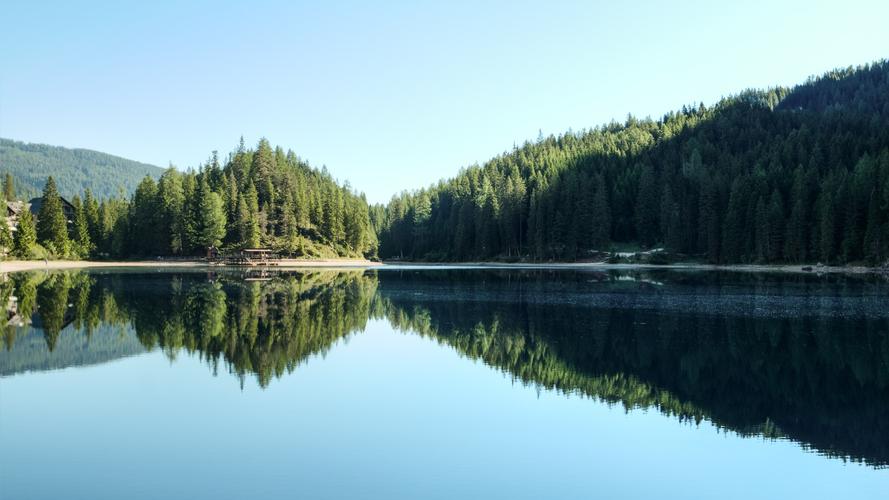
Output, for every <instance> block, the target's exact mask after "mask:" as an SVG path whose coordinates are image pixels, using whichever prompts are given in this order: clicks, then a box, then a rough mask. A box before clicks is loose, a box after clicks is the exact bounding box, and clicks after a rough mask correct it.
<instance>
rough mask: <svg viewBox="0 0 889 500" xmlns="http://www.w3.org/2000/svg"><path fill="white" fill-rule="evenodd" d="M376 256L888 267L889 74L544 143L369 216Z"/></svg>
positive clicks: (815, 81) (729, 101) (837, 78)
mask: <svg viewBox="0 0 889 500" xmlns="http://www.w3.org/2000/svg"><path fill="white" fill-rule="evenodd" d="M371 210H372V212H371V217H372V219H373V221H374V225H375V227H376V228H377V230H378V232H379V241H380V256H381V257H383V258H397V259H406V260H434V261H465V260H518V259H528V260H536V261H549V260H557V261H560V260H576V259H586V258H594V257H597V256H601V255H602V253H603V252H608V251H609V250H612V249H621V248H632V249H642V250H644V249H660V248H664V249H665V253H667V254H669V255H672V256H673V258H682V259H685V260H697V261H702V262H710V263H806V262H809V263H815V262H822V263H825V264H845V263H851V262H861V261H866V262H868V263H870V264H877V263H883V262H886V261H887V259H889V62H887V61H880V62H877V63H874V64H870V65H865V66H860V67H856V68H847V69H841V70H835V71H831V72H828V73H826V74H824V75H823V76H821V77H819V78H812V79H809V80H808V81H807V82H805V83H803V84H801V85H797V86H796V87H793V88H772V89H768V90H762V91H759V90H750V91H745V92H742V93H740V94H738V95H735V96H731V97H727V98H725V99H722V100H721V101H720V102H718V103H716V104H715V105H713V106H704V105H696V106H688V107H683V108H682V109H681V110H680V111H677V112H672V113H669V114H667V115H666V116H664V117H662V118H661V119H659V120H652V119H637V118H635V117H632V116H629V117H627V119H626V121H625V122H624V123H616V122H615V123H610V124H608V125H604V126H600V127H597V128H594V129H592V130H586V131H582V132H579V133H573V132H569V133H566V134H563V135H561V136H559V137H552V136H550V137H539V138H538V140H537V141H536V142H528V143H525V144H524V145H522V146H521V147H517V148H515V149H514V150H513V151H509V152H506V153H503V154H502V155H500V156H497V157H495V158H493V159H491V160H490V161H488V162H487V163H485V164H483V165H476V166H472V167H469V168H466V169H464V170H462V171H461V173H460V174H459V175H458V176H456V177H454V178H452V179H449V180H446V181H441V182H439V183H437V184H435V185H433V186H431V187H428V188H425V189H420V190H418V191H414V192H405V193H401V194H400V195H397V196H395V197H393V199H392V200H391V201H390V202H389V203H388V204H387V205H385V206H379V205H378V206H374V207H372V208H371Z"/></svg>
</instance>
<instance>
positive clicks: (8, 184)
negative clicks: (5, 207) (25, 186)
mask: <svg viewBox="0 0 889 500" xmlns="http://www.w3.org/2000/svg"><path fill="white" fill-rule="evenodd" d="M3 198H4V199H5V200H6V201H15V184H14V183H13V181H12V174H10V173H9V172H6V177H5V178H4V179H3Z"/></svg>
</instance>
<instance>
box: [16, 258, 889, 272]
mask: <svg viewBox="0 0 889 500" xmlns="http://www.w3.org/2000/svg"><path fill="white" fill-rule="evenodd" d="M482 267H483V268H502V269H599V270H603V271H607V270H621V269H626V270H632V269H645V270H684V271H731V272H756V273H763V272H779V273H798V274H887V273H889V269H886V268H879V267H867V266H818V265H814V264H775V265H763V264H728V265H716V264H698V263H685V264H683V263H675V264H642V263H638V264H637V263H626V264H608V263H605V262H540V263H531V262H523V263H512V262H414V261H388V262H379V261H370V260H366V259H311V260H310V259H305V260H303V259H282V260H281V261H280V263H279V265H277V266H269V267H264V266H256V267H251V266H216V265H211V264H209V263H207V262H206V261H203V260H134V261H95V260H51V261H48V262H44V261H41V260H12V261H0V273H14V272H21V271H39V270H58V269H95V268H107V269H111V268H153V269H157V268H188V269H195V268H207V269H219V268H223V269H300V268H328V269H348V268H352V269H359V268H390V269H397V268H482Z"/></svg>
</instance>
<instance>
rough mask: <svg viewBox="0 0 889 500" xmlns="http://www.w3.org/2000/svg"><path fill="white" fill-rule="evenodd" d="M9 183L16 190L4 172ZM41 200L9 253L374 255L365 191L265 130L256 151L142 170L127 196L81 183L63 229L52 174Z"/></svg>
mask: <svg viewBox="0 0 889 500" xmlns="http://www.w3.org/2000/svg"><path fill="white" fill-rule="evenodd" d="M6 186H7V189H6V196H7V199H13V198H15V195H14V181H13V180H11V179H10V178H9V177H7V179H6ZM9 186H13V187H11V188H10V187H9ZM43 200H44V202H43V204H42V206H41V211H40V214H38V217H37V221H38V222H37V228H36V235H35V236H36V238H35V237H34V236H30V235H33V233H34V231H31V230H30V225H31V224H32V222H31V221H30V220H28V218H25V220H24V221H23V222H24V223H22V221H20V226H23V228H24V231H22V230H19V231H16V233H15V236H14V237H11V238H9V240H10V241H11V242H12V245H11V246H12V254H13V255H14V256H17V257H21V258H29V257H30V258H33V257H40V256H41V255H42V254H45V253H48V254H49V255H52V256H56V257H69V258H87V257H149V256H195V255H204V254H205V253H206V251H207V248H208V247H218V248H222V249H238V248H245V247H259V246H265V247H270V248H274V249H275V250H277V251H279V252H282V253H284V254H285V255H292V256H307V257H337V256H343V257H372V256H375V255H376V249H377V240H376V234H375V233H374V232H373V230H372V227H371V225H370V218H369V214H368V206H367V202H366V201H365V199H364V197H363V195H358V194H356V193H354V192H353V191H352V190H351V189H350V188H349V187H348V186H343V185H340V184H338V183H337V182H336V181H335V180H334V179H333V178H332V177H331V175H330V174H329V173H328V172H327V170H326V169H321V170H318V169H315V168H312V167H311V166H309V164H308V163H306V162H305V161H304V160H302V159H300V158H299V157H297V156H296V155H295V154H294V153H293V152H291V151H288V152H286V153H285V152H284V150H283V149H281V148H280V147H278V148H274V149H273V148H272V147H271V145H270V144H269V143H268V141H266V140H265V139H262V140H260V141H259V144H258V145H257V147H256V149H255V150H251V149H248V148H246V147H245V145H244V143H243V140H242V141H241V144H240V145H239V146H238V148H237V149H236V150H235V151H234V152H233V153H231V154H230V155H229V156H228V158H227V159H226V160H225V161H224V162H221V161H220V160H219V158H218V155H217V154H216V153H215V152H214V153H213V154H212V156H211V157H210V158H209V159H208V160H207V162H206V163H205V164H203V165H201V166H200V167H199V168H198V170H196V171H195V170H189V171H186V172H182V171H179V170H177V169H175V168H172V167H170V168H168V169H167V170H166V171H164V173H163V174H162V175H161V176H160V179H159V180H157V181H155V180H154V178H153V177H151V176H146V177H145V178H143V179H142V181H141V182H140V183H139V184H138V186H137V187H136V189H135V192H134V193H133V195H132V196H131V197H129V198H126V197H123V196H118V197H110V198H106V199H101V200H100V199H98V198H96V197H95V196H93V195H92V193H91V192H90V191H89V190H86V192H85V193H84V196H83V198H81V197H79V196H75V197H74V198H73V199H72V205H73V206H74V220H73V221H71V223H70V224H68V230H67V231H66V230H65V222H66V221H65V218H64V216H63V214H62V205H61V199H60V195H59V192H58V189H57V187H56V183H55V180H54V179H53V178H52V177H50V178H49V179H48V181H47V183H46V186H45V188H44V191H43ZM26 237H28V238H29V239H27V241H20V240H22V239H24V238H26ZM35 243H37V245H35Z"/></svg>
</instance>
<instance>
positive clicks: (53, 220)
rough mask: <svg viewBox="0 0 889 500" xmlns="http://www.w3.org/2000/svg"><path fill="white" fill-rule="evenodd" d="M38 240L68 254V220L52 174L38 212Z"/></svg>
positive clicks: (44, 189) (48, 246) (64, 254)
mask: <svg viewBox="0 0 889 500" xmlns="http://www.w3.org/2000/svg"><path fill="white" fill-rule="evenodd" d="M37 242H38V243H40V244H41V245H43V246H44V247H46V249H47V250H49V251H50V252H51V253H53V254H55V255H58V256H60V257H65V256H66V255H67V254H68V250H69V248H68V220H67V219H66V218H65V212H64V211H63V209H62V199H61V198H60V197H59V191H58V189H56V183H55V180H54V179H53V177H52V176H50V177H49V178H48V179H47V180H46V185H45V186H44V188H43V203H42V204H41V205H40V212H39V213H38V214H37Z"/></svg>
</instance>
